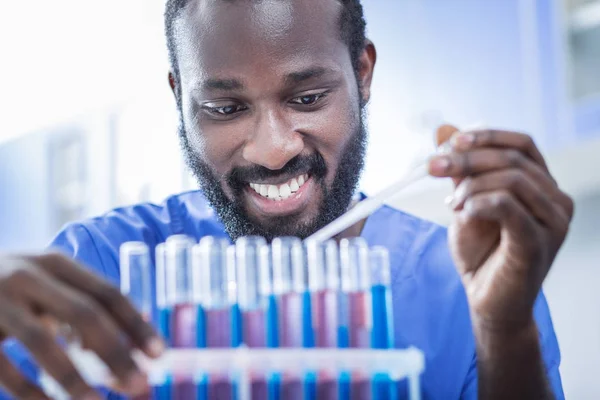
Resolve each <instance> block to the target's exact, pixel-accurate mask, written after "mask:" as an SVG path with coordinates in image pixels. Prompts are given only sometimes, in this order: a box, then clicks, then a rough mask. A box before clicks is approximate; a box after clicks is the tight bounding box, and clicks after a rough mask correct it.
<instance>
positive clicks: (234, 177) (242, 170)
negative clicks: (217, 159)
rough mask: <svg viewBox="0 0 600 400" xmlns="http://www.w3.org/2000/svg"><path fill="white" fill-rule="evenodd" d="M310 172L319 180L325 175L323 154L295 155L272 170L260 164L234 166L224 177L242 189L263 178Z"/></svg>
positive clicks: (230, 184)
mask: <svg viewBox="0 0 600 400" xmlns="http://www.w3.org/2000/svg"><path fill="white" fill-rule="evenodd" d="M302 174H310V175H311V176H312V177H313V178H315V179H317V180H320V179H323V178H324V177H325V176H326V175H327V165H326V164H325V160H324V159H323V156H321V154H319V153H314V154H311V155H308V156H296V157H294V158H292V159H291V160H290V161H288V163H287V164H285V166H284V167H283V168H281V169H277V170H272V169H269V168H266V167H263V166H261V165H253V166H250V167H235V168H233V169H232V170H231V171H230V172H229V174H228V175H227V177H226V181H227V184H228V185H229V186H230V187H232V188H234V189H243V188H244V187H245V186H246V185H247V184H248V182H256V181H260V180H263V179H269V178H278V177H280V176H285V175H287V176H290V175H295V176H297V175H302Z"/></svg>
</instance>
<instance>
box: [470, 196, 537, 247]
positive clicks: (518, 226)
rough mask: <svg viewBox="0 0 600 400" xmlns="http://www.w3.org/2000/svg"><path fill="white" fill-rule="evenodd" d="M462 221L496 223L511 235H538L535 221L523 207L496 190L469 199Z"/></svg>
mask: <svg viewBox="0 0 600 400" xmlns="http://www.w3.org/2000/svg"><path fill="white" fill-rule="evenodd" d="M459 214H460V216H461V218H462V219H480V220H486V221H493V222H497V223H499V224H500V226H502V227H503V228H506V229H507V230H508V232H510V234H511V235H514V236H517V239H518V238H521V237H532V236H533V237H535V235H537V234H538V233H539V229H538V225H537V223H536V221H535V219H534V218H533V217H532V216H531V215H530V214H529V213H528V212H527V210H526V209H525V207H523V205H522V204H521V203H520V202H519V201H518V200H517V199H516V198H515V196H514V195H513V194H512V193H510V192H509V191H507V190H496V191H492V192H485V193H480V194H476V195H474V196H472V197H470V198H469V199H468V200H467V201H466V202H465V206H464V208H463V210H462V211H460V213H459Z"/></svg>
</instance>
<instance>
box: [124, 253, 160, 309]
mask: <svg viewBox="0 0 600 400" xmlns="http://www.w3.org/2000/svg"><path fill="white" fill-rule="evenodd" d="M133 257H136V258H140V259H141V260H142V264H141V269H142V270H141V271H139V276H140V277H141V282H138V284H141V297H142V298H141V299H132V300H133V301H134V302H136V300H140V302H141V304H140V305H139V306H140V307H141V308H142V309H141V310H140V311H142V312H143V313H145V314H149V313H151V312H152V284H151V272H150V263H151V260H150V248H149V247H148V245H147V244H146V243H144V242H141V241H131V242H125V243H123V244H122V245H121V247H120V248H119V260H120V262H119V264H120V265H119V270H120V287H121V293H123V294H125V295H128V296H130V295H131V293H132V275H133V274H132V263H131V261H132V258H133Z"/></svg>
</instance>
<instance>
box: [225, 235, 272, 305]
mask: <svg viewBox="0 0 600 400" xmlns="http://www.w3.org/2000/svg"><path fill="white" fill-rule="evenodd" d="M234 246H235V260H236V267H235V268H236V277H237V283H236V286H237V296H238V299H237V300H238V305H239V307H240V309H241V310H244V311H246V310H255V309H261V308H266V304H267V293H265V290H266V288H267V287H268V286H269V282H268V281H269V280H270V279H269V276H268V270H269V264H268V261H269V260H268V253H267V254H265V251H266V250H268V246H267V241H266V239H265V238H263V237H261V236H244V237H241V238H239V239H238V240H237V241H236V242H235V244H234ZM250 249H251V251H252V253H253V254H252V255H250V254H248V252H249V250H250ZM250 257H251V258H252V261H251V262H252V263H253V264H254V265H253V266H252V267H251V266H249V265H248V261H249V259H250ZM248 275H254V279H253V282H251V281H250V277H249V276H248ZM265 281H267V282H265ZM242 282H243V283H242ZM251 291H252V292H253V293H252V294H251V293H250V292H251Z"/></svg>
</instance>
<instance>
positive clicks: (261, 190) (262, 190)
mask: <svg viewBox="0 0 600 400" xmlns="http://www.w3.org/2000/svg"><path fill="white" fill-rule="evenodd" d="M258 186H260V188H259V190H258V193H260V195H261V196H263V197H267V195H268V194H269V189H268V188H267V185H258Z"/></svg>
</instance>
